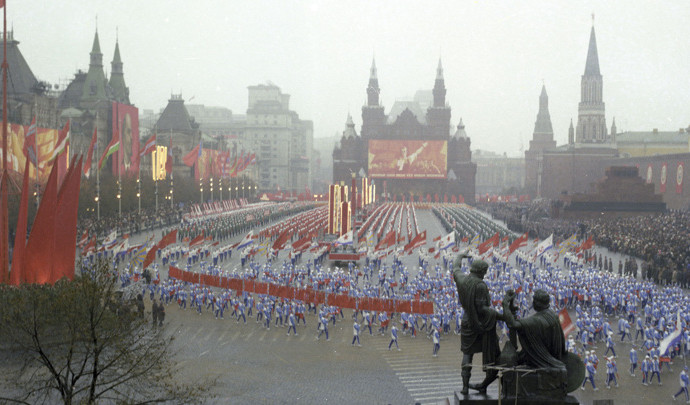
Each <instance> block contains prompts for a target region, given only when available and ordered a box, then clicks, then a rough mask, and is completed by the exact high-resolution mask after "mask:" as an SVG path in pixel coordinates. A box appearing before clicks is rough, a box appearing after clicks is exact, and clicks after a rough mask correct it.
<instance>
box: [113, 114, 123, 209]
mask: <svg viewBox="0 0 690 405" xmlns="http://www.w3.org/2000/svg"><path fill="white" fill-rule="evenodd" d="M115 115H116V119H117V138H118V139H119V142H120V145H119V146H118V153H117V156H118V159H117V213H118V216H119V217H120V218H122V163H123V162H124V159H120V158H122V157H123V156H122V153H123V152H124V151H123V148H122V137H121V136H120V135H121V133H122V131H120V105H119V103H118V104H116V106H115ZM121 160H122V162H121Z"/></svg>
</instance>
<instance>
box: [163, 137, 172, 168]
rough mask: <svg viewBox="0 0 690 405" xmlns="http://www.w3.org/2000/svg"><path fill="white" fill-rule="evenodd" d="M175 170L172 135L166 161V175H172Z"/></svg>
mask: <svg viewBox="0 0 690 405" xmlns="http://www.w3.org/2000/svg"><path fill="white" fill-rule="evenodd" d="M172 170H173V153H172V135H170V146H168V156H167V158H166V159H165V173H166V174H170V173H172Z"/></svg>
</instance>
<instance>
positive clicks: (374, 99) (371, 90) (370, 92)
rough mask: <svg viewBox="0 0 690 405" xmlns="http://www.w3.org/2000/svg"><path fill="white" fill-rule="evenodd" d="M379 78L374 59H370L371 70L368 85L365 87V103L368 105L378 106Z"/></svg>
mask: <svg viewBox="0 0 690 405" xmlns="http://www.w3.org/2000/svg"><path fill="white" fill-rule="evenodd" d="M379 93H381V89H380V88H379V78H378V74H377V73H376V59H375V58H374V59H372V61H371V70H370V71H369V86H368V87H367V105H368V106H370V107H374V106H379Z"/></svg>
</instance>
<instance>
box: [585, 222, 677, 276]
mask: <svg viewBox="0 0 690 405" xmlns="http://www.w3.org/2000/svg"><path fill="white" fill-rule="evenodd" d="M582 225H583V228H584V231H585V232H586V234H587V235H591V236H592V237H593V238H594V241H595V243H596V244H597V245H599V246H603V247H605V248H607V249H609V250H610V251H612V252H620V253H623V254H626V255H630V256H635V257H638V258H640V259H642V260H644V262H645V264H644V266H643V271H642V276H643V277H645V278H650V279H652V280H654V281H656V282H659V283H664V284H668V283H678V284H680V285H682V286H684V287H686V286H687V285H688V283H689V282H690V238H688V235H690V212H688V211H671V212H667V213H664V214H655V215H648V216H635V217H627V218H611V219H597V220H586V221H583V222H582Z"/></svg>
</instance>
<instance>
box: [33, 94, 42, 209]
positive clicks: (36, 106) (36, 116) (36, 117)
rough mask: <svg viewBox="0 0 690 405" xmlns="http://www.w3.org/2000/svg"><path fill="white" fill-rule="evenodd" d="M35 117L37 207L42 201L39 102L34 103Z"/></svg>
mask: <svg viewBox="0 0 690 405" xmlns="http://www.w3.org/2000/svg"><path fill="white" fill-rule="evenodd" d="M34 118H35V119H36V134H35V135H34V148H35V150H36V165H35V166H34V171H35V173H36V208H38V205H39V204H40V203H41V183H40V182H39V181H38V102H35V103H34Z"/></svg>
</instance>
